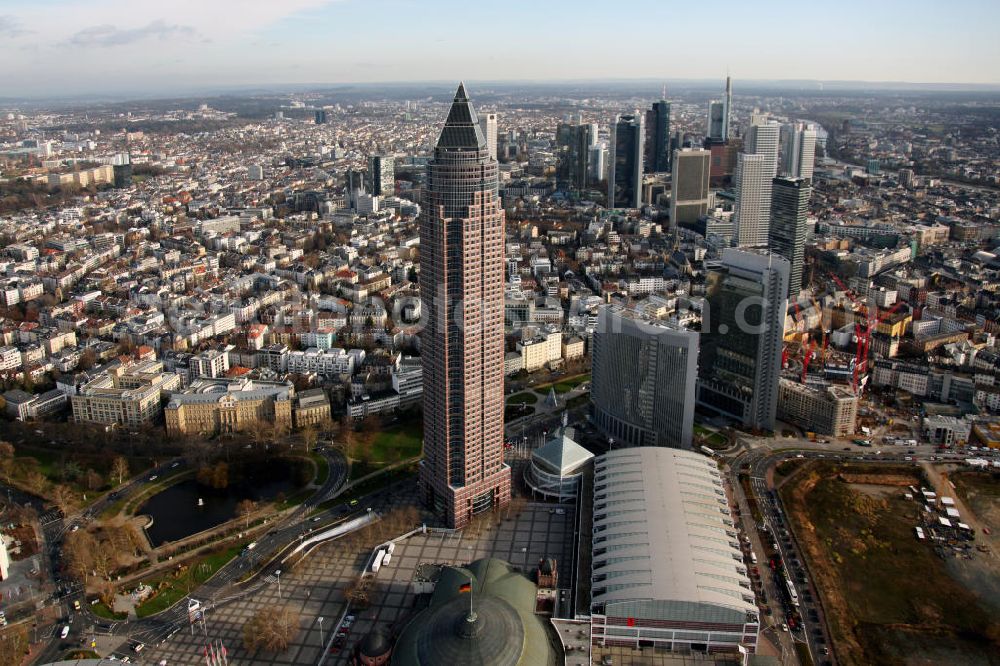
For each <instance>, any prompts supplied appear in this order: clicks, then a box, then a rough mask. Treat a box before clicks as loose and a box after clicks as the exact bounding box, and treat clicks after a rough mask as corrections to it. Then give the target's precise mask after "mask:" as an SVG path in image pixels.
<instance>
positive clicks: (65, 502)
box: [51, 484, 77, 514]
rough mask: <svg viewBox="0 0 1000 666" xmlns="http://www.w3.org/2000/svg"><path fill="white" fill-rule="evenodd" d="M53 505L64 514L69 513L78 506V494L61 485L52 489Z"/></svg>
mask: <svg viewBox="0 0 1000 666" xmlns="http://www.w3.org/2000/svg"><path fill="white" fill-rule="evenodd" d="M51 497H52V503H53V504H55V505H56V506H57V507H59V510H60V511H62V512H63V513H64V514H65V513H69V512H70V511H71V510H72V509H73V507H75V506H76V504H77V498H76V494H75V493H74V492H73V489H72V488H70V487H69V486H66V485H63V484H60V485H58V486H55V487H53V488H52V492H51Z"/></svg>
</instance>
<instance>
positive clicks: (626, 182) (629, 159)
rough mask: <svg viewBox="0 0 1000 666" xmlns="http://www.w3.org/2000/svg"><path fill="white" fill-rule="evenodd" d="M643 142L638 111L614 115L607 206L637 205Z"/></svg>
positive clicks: (643, 134) (640, 183) (639, 196)
mask: <svg viewBox="0 0 1000 666" xmlns="http://www.w3.org/2000/svg"><path fill="white" fill-rule="evenodd" d="M645 143H646V128H645V122H644V121H643V117H642V115H621V116H618V118H617V119H616V120H615V127H614V133H613V136H612V137H611V169H610V174H609V175H608V208H638V207H639V203H640V199H641V197H642V165H643V158H642V155H643V152H644V151H643V148H644V146H645Z"/></svg>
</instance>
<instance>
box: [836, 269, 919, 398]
mask: <svg viewBox="0 0 1000 666" xmlns="http://www.w3.org/2000/svg"><path fill="white" fill-rule="evenodd" d="M830 277H831V278H832V279H833V281H834V282H835V283H836V284H837V286H838V287H839V288H840V289H841V290H843V291H844V292H845V293H846V294H847V297H848V298H849V299H851V302H852V303H853V304H854V305H855V307H856V308H857V309H856V310H855V314H856V315H860V318H856V319H855V322H854V335H855V337H856V338H857V347H856V349H855V355H854V373H853V378H852V381H851V384H852V388H853V389H854V393H855V394H858V385H859V379H860V377H861V375H863V374H865V373H867V372H868V355H869V353H870V351H871V342H872V333H874V332H875V330H876V329H877V328H878V324H879V322H880V321H885V319H886V318H887V317H888V316H890V315H892V313H894V312H895V311H896V310H898V309H899V307H900V306H901V305H903V303H902V301H899V302H897V303H896V304H895V305H893V306H892V307H891V308H889V309H888V310H885V311H883V312H881V313H879V309H878V306H877V305H875V304H872V305H871V306H869V305H868V304H866V303H862V302H861V301H860V300H858V298H857V296H855V294H854V292H853V291H851V290H850V289H848V288H847V285H845V284H844V282H843V281H842V280H841V279H840V278H839V277H837V276H836V275H834V274H833V273H830ZM824 354H825V344H824Z"/></svg>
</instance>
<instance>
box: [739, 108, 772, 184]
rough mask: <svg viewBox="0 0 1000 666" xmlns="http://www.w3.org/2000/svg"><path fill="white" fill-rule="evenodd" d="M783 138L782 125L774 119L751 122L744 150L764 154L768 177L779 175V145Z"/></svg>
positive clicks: (754, 153) (752, 153) (753, 153)
mask: <svg viewBox="0 0 1000 666" xmlns="http://www.w3.org/2000/svg"><path fill="white" fill-rule="evenodd" d="M780 138H781V126H780V125H778V123H776V122H774V121H772V120H766V119H762V120H760V121H759V122H756V123H754V124H751V125H750V127H749V128H748V129H747V136H746V142H745V144H744V146H743V150H744V152H746V153H750V154H751V155H763V156H764V159H765V164H766V168H767V172H768V174H769V175H768V178H769V179H770V178H774V177H775V176H777V175H778V145H779V143H780Z"/></svg>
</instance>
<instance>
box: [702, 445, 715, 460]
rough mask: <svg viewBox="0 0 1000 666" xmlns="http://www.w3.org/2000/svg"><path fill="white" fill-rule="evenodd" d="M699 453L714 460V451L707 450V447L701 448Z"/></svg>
mask: <svg viewBox="0 0 1000 666" xmlns="http://www.w3.org/2000/svg"><path fill="white" fill-rule="evenodd" d="M701 452H702V453H704V454H705V455H706V456H708V457H709V458H714V457H715V451H713V450H712V449H710V448H708V447H707V446H703V447H701Z"/></svg>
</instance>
